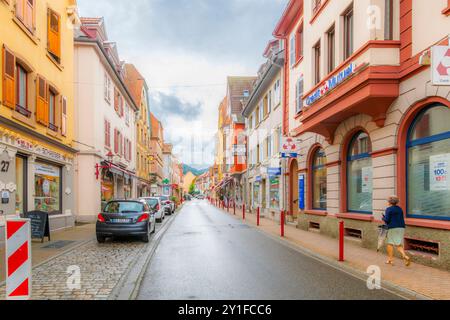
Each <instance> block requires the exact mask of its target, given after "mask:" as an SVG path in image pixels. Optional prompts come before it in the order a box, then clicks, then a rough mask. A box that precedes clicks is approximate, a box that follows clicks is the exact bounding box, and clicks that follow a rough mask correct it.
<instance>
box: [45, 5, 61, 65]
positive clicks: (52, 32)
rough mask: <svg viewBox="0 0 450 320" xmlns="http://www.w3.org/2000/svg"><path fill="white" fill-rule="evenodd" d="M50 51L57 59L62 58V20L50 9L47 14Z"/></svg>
mask: <svg viewBox="0 0 450 320" xmlns="http://www.w3.org/2000/svg"><path fill="white" fill-rule="evenodd" d="M47 24H48V25H47V37H48V51H49V52H50V53H51V54H53V55H54V56H55V57H56V58H60V57H61V18H60V16H59V14H57V13H56V12H55V11H53V10H51V9H48V14H47Z"/></svg>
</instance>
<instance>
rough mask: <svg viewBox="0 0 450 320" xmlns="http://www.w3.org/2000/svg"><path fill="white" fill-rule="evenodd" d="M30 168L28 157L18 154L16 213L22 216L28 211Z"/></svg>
mask: <svg viewBox="0 0 450 320" xmlns="http://www.w3.org/2000/svg"><path fill="white" fill-rule="evenodd" d="M27 177H28V170H27V158H26V157H25V156H22V155H17V156H16V186H17V190H16V199H15V200H16V214H20V215H21V216H22V217H23V216H24V215H25V214H26V213H27V211H28V202H27V199H28V194H27V190H28V179H27Z"/></svg>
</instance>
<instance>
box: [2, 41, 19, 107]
mask: <svg viewBox="0 0 450 320" xmlns="http://www.w3.org/2000/svg"><path fill="white" fill-rule="evenodd" d="M15 75H16V57H15V56H14V53H12V52H11V51H10V50H8V48H6V47H5V46H3V79H2V80H3V104H4V105H5V106H7V107H9V108H11V109H14V107H15V103H16V81H15V79H16V77H15Z"/></svg>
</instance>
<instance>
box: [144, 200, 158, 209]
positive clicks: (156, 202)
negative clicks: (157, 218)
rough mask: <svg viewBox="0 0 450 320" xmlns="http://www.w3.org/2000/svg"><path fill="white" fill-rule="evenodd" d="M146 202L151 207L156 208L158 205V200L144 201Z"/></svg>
mask: <svg viewBox="0 0 450 320" xmlns="http://www.w3.org/2000/svg"><path fill="white" fill-rule="evenodd" d="M144 200H145V202H146V203H147V204H148V205H149V206H150V207H151V208H154V207H156V206H157V205H158V199H148V198H147V199H144Z"/></svg>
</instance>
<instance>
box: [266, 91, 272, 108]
mask: <svg viewBox="0 0 450 320" xmlns="http://www.w3.org/2000/svg"><path fill="white" fill-rule="evenodd" d="M272 94H273V93H272V90H270V91H269V95H268V96H267V99H268V101H267V105H268V107H267V109H268V110H267V112H268V113H271V112H272V97H273V96H272Z"/></svg>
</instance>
